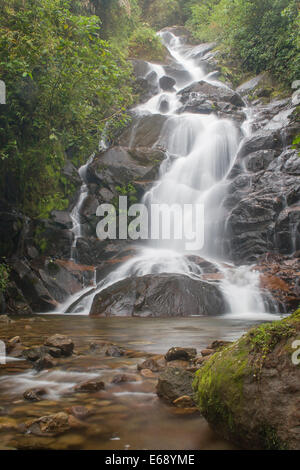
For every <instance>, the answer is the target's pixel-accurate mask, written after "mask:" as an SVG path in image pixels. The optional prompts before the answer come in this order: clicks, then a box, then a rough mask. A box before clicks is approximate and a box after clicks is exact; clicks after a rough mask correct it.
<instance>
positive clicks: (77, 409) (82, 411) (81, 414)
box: [67, 405, 91, 420]
mask: <svg viewBox="0 0 300 470" xmlns="http://www.w3.org/2000/svg"><path fill="white" fill-rule="evenodd" d="M67 412H68V413H70V414H71V415H73V416H74V417H75V418H76V419H80V420H84V419H86V418H88V417H89V416H90V414H91V411H90V410H89V409H88V408H86V407H85V406H80V405H76V406H72V407H71V408H68V410H67Z"/></svg>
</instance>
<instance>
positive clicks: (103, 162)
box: [82, 131, 165, 233]
mask: <svg viewBox="0 0 300 470" xmlns="http://www.w3.org/2000/svg"><path fill="white" fill-rule="evenodd" d="M137 132H138V131H137ZM136 138H137V139H138V135H137V136H136ZM131 147H132V148H128V147H123V146H119V147H116V146H115V147H111V148H110V149H108V150H107V151H105V152H103V153H101V154H99V155H97V156H96V157H95V158H94V161H93V163H92V164H91V165H90V166H89V168H88V171H87V179H88V181H89V182H91V183H94V182H95V183H97V184H98V185H99V183H100V184H101V188H102V189H101V190H100V191H101V194H100V192H98V191H97V193H96V194H95V197H96V198H97V200H94V202H93V206H92V210H89V207H88V205H87V203H88V201H89V199H87V201H86V202H85V204H84V206H83V208H82V217H83V218H85V219H86V220H87V221H88V223H89V224H90V225H92V226H93V231H94V232H93V233H95V231H96V230H95V227H96V224H97V223H98V221H99V220H98V218H96V216H95V213H96V208H97V206H98V205H99V203H103V202H104V203H107V202H110V200H107V198H106V196H107V195H104V196H105V200H103V197H102V196H103V186H104V187H105V188H106V189H107V190H108V191H110V193H111V195H112V198H114V197H116V196H119V195H120V192H118V191H117V190H116V187H121V188H123V187H124V188H127V185H128V184H130V185H131V186H132V187H134V188H135V186H136V184H137V183H139V184H138V187H136V188H135V193H134V195H135V196H136V192H137V191H138V192H139V194H138V195H139V196H142V195H143V187H142V186H141V183H142V182H148V183H147V184H148V185H149V184H151V182H153V181H154V180H155V179H156V178H157V176H158V170H159V166H160V163H161V162H162V160H163V159H164V158H165V153H164V152H163V151H162V150H159V149H152V148H151V146H150V145H149V147H147V142H146V136H143V138H141V141H140V142H138V143H137V144H135V145H132V146H131ZM90 197H91V196H90Z"/></svg>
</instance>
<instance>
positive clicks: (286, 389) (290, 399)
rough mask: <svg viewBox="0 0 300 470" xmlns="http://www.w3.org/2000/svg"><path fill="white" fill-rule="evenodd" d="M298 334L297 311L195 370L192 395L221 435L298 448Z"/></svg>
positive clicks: (241, 442)
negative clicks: (194, 393) (296, 341)
mask: <svg viewBox="0 0 300 470" xmlns="http://www.w3.org/2000/svg"><path fill="white" fill-rule="evenodd" d="M299 334H300V311H299V310H298V311H297V312H296V313H295V314H293V315H292V316H290V317H288V318H286V319H284V320H281V321H279V322H274V323H268V324H265V325H261V326H260V327H258V328H254V329H252V330H250V331H249V333H247V334H246V335H245V336H243V337H242V338H241V339H240V340H238V341H237V342H236V343H233V345H231V346H227V347H225V348H224V349H223V350H221V351H220V352H217V353H216V354H214V355H213V356H212V357H211V359H209V360H208V361H207V362H206V363H205V365H203V366H202V367H201V368H200V369H199V371H198V372H197V373H196V378H195V380H194V383H193V387H194V390H195V392H196V398H195V400H196V403H197V405H198V407H199V409H200V411H201V413H202V414H203V415H204V417H205V418H206V419H207V420H208V422H209V423H210V425H211V426H212V427H213V428H214V429H215V430H216V431H217V432H218V433H219V434H220V435H222V436H223V437H225V438H226V439H229V440H231V441H232V442H234V443H236V444H237V445H238V446H240V447H241V448H244V449H245V448H246V449H248V448H251V449H295V450H296V449H297V450H299V449H300V433H299V426H300V415H299V406H300V368H299V352H298V353H297V352H296V349H297V345H298V343H297V344H293V343H294V341H295V340H297V339H298V340H299ZM298 350H299V345H298ZM297 363H298V365H297Z"/></svg>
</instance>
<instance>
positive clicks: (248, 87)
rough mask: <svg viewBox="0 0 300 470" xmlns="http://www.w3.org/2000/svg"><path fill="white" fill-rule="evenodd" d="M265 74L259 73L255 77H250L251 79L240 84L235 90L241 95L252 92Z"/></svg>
mask: <svg viewBox="0 0 300 470" xmlns="http://www.w3.org/2000/svg"><path fill="white" fill-rule="evenodd" d="M264 77H265V75H264V74H261V75H258V76H257V77H254V78H251V80H248V81H247V82H245V83H243V84H242V85H240V86H239V87H238V88H237V89H236V91H237V93H239V94H240V95H242V96H245V95H248V94H249V93H250V92H253V90H255V88H257V86H258V85H259V84H260V82H261V81H262V80H263V79H264Z"/></svg>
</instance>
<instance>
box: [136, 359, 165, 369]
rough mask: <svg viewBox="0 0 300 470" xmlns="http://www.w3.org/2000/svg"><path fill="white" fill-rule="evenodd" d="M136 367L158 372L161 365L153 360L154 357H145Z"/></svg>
mask: <svg viewBox="0 0 300 470" xmlns="http://www.w3.org/2000/svg"><path fill="white" fill-rule="evenodd" d="M137 369H138V370H143V369H148V370H151V371H152V372H159V371H160V370H161V369H162V367H161V366H160V365H159V364H158V362H157V361H155V359H152V358H149V359H146V360H145V361H144V362H142V363H141V364H138V365H137Z"/></svg>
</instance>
